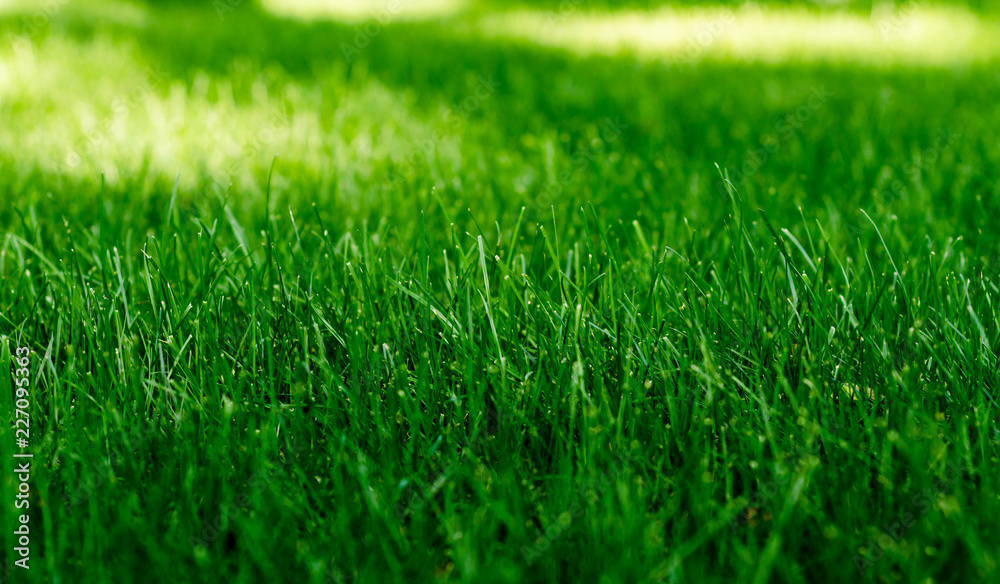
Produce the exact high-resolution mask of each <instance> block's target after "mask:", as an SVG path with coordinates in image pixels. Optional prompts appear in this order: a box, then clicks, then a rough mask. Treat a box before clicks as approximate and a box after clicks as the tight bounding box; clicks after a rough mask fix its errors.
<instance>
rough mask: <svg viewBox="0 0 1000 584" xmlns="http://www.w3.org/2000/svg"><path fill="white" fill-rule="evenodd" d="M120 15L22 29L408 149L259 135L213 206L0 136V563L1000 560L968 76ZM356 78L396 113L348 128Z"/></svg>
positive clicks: (310, 569)
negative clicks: (27, 478)
mask: <svg viewBox="0 0 1000 584" xmlns="http://www.w3.org/2000/svg"><path fill="white" fill-rule="evenodd" d="M153 16H154V20H153V21H154V22H155V23H156V25H155V26H144V27H137V26H136V27H133V26H130V25H127V24H122V23H118V24H115V23H113V22H99V21H97V20H96V19H90V20H88V19H87V18H82V17H81V18H76V17H74V16H73V13H72V12H71V11H70V12H67V13H66V14H64V15H62V16H60V17H57V18H53V19H52V22H51V23H50V24H49V25H48V28H47V29H46V31H45V32H44V33H43V34H42V35H41V36H39V37H37V38H35V39H34V42H35V43H36V45H37V46H39V47H44V46H46V45H45V43H47V42H52V41H53V40H54V39H57V38H58V39H63V40H66V39H68V40H69V42H72V43H78V44H79V46H80V47H86V46H87V43H88V42H90V41H92V40H93V38H94V37H101V38H109V39H112V40H113V41H114V42H117V43H120V44H122V45H123V46H124V45H128V46H130V47H132V48H131V49H130V50H133V51H134V52H136V53H137V54H138V55H139V57H140V59H141V60H142V62H144V63H147V64H150V65H152V66H155V67H156V68H157V69H158V70H162V71H164V72H165V73H166V75H167V77H168V79H169V82H170V83H171V84H173V85H172V87H175V88H176V87H180V88H182V89H183V90H184V91H185V92H189V93H190V94H194V93H195V90H194V88H195V87H196V86H198V85H199V83H201V81H199V79H201V78H204V77H205V76H207V77H208V78H210V79H212V85H211V86H210V89H209V90H208V92H207V95H208V98H207V99H208V101H209V102H210V103H211V102H212V101H213V100H215V99H219V98H218V96H217V95H215V94H214V93H213V92H214V91H217V87H218V86H219V85H220V84H221V83H222V82H226V83H228V84H229V86H231V88H232V92H233V98H234V100H235V102H236V103H237V104H241V105H245V106H246V107H247V108H250V107H252V106H253V97H252V93H253V84H254V82H255V81H256V80H258V79H259V78H260V77H261V75H262V74H264V73H265V72H266V74H267V77H268V78H269V79H270V81H269V83H270V85H269V91H270V92H271V94H272V95H274V96H278V97H275V98H274V102H276V103H277V104H278V107H279V109H281V110H282V111H284V113H285V114H286V115H288V116H290V118H291V119H296V118H295V116H297V115H300V114H302V113H303V112H301V111H297V110H296V109H295V108H296V107H301V105H296V104H295V103H292V102H291V101H287V100H285V101H283V98H282V97H280V96H281V95H283V94H282V92H281V90H282V89H283V88H286V87H291V86H293V85H294V86H297V87H300V88H314V89H316V90H317V91H318V92H319V94H320V95H321V96H322V99H321V100H320V101H319V103H320V105H319V106H318V108H317V112H316V113H317V119H318V124H319V125H320V127H321V129H322V130H323V132H326V133H329V134H334V133H336V132H343V133H344V134H345V135H348V136H351V135H353V134H361V133H362V132H363V131H369V130H371V129H372V128H375V129H377V128H379V127H381V124H383V123H384V124H387V125H388V124H394V123H397V121H398V119H402V118H413V119H416V120H417V121H419V122H421V123H422V124H423V125H425V126H426V127H428V128H430V134H428V136H429V137H430V138H431V139H432V142H434V144H435V145H434V146H433V147H431V148H429V149H427V148H424V147H423V146H422V144H423V142H422V141H421V139H419V138H417V139H414V140H413V141H410V142H408V143H406V146H405V148H403V150H402V151H401V152H394V153H393V155H392V156H389V157H382V158H379V157H367V156H366V155H365V154H364V152H365V151H364V148H362V147H361V146H358V144H357V143H356V142H347V143H346V145H342V146H341V147H342V148H347V149H348V154H349V155H350V156H351V157H356V159H357V163H356V165H355V166H356V167H355V166H352V169H351V172H344V171H342V170H338V168H337V167H335V166H334V165H333V164H332V163H330V164H327V163H326V161H325V160H326V159H325V158H322V157H320V158H319V160H320V161H319V162H317V159H316V158H315V157H312V158H309V157H307V156H306V154H308V147H307V146H303V147H302V150H299V151H292V152H290V153H280V154H279V156H278V158H277V159H276V161H274V163H273V164H270V161H271V160H272V156H273V155H274V154H276V152H273V148H271V147H270V146H269V145H268V144H264V145H262V146H261V147H260V148H259V150H262V151H263V150H266V153H264V152H256V151H255V153H256V154H260V155H261V156H263V157H265V158H266V159H267V160H268V164H264V165H259V164H256V163H253V164H252V163H250V162H247V163H246V164H248V165H251V166H252V167H253V176H254V177H255V178H256V182H255V184H254V185H253V186H252V187H247V188H245V189H242V188H237V187H236V186H234V187H232V188H228V189H227V188H220V187H219V185H218V184H213V183H214V181H213V179H212V177H211V176H209V174H208V173H207V172H206V171H205V170H204V169H203V168H200V167H191V168H171V169H169V170H165V169H164V168H162V166H157V164H156V163H154V162H150V159H151V158H153V157H152V154H150V156H149V157H148V158H147V159H146V160H143V161H141V162H140V163H139V164H137V165H136V166H135V167H129V166H128V165H127V164H126V163H122V165H123V166H124V167H125V168H126V170H128V172H125V173H123V178H122V180H121V181H118V182H113V183H103V182H102V179H101V174H100V172H101V170H104V169H102V168H100V167H99V166H97V165H94V166H93V167H86V168H88V169H89V170H90V171H91V172H90V173H89V174H85V175H83V177H82V178H81V175H80V174H74V173H64V174H60V173H51V172H48V171H47V170H45V169H46V168H47V167H45V166H44V162H45V161H44V160H33V159H26V158H25V157H24V155H23V153H20V152H17V151H4V152H0V192H2V193H3V199H2V200H3V205H2V206H0V226H3V228H4V231H5V236H4V239H3V241H2V243H0V335H2V336H3V341H2V343H3V346H2V348H0V351H2V352H3V354H4V355H9V354H11V353H14V352H15V350H16V347H18V346H27V347H30V348H31V350H32V356H31V364H30V371H31V378H32V380H33V382H32V385H31V390H30V391H31V393H30V395H31V398H30V400H31V408H30V415H31V422H32V426H31V441H32V451H33V452H34V453H35V458H34V459H33V464H34V470H33V473H32V478H31V487H32V499H31V504H32V506H31V529H32V552H33V553H32V569H31V571H30V573H27V574H26V573H23V572H17V571H14V572H12V573H11V575H10V578H9V580H4V579H3V577H4V575H3V573H2V571H0V582H6V581H11V582H22V581H24V582H54V581H59V582H66V583H70V582H114V583H119V582H219V581H222V582H308V583H313V584H332V583H334V582H477V583H478V582H486V583H489V582H497V583H499V582H553V581H559V582H577V581H579V582H615V583H617V582H732V581H738V582H743V581H747V582H790V583H791V582H813V581H836V582H842V581H855V580H863V581H880V582H882V581H885V582H896V581H900V582H925V581H928V579H930V581H933V582H974V581H982V582H989V581H995V580H997V579H998V577H1000V574H998V571H1000V568H998V565H997V555H996V551H995V548H996V546H995V544H994V542H995V541H997V539H998V538H1000V520H998V518H1000V499H998V475H997V472H996V468H997V463H998V460H997V458H998V452H1000V428H998V426H997V418H998V414H1000V407H998V404H997V401H996V400H997V397H998V396H997V391H998V389H997V386H998V383H997V382H998V379H1000V376H998V369H1000V361H998V360H997V355H996V352H997V347H998V346H1000V335H998V331H997V326H998V308H997V300H998V298H1000V289H998V284H1000V256H998V251H1000V240H998V236H1000V229H998V225H997V217H1000V202H998V200H997V196H996V195H997V189H998V180H1000V178H998V177H1000V175H998V173H997V164H998V158H1000V152H998V143H1000V136H998V128H1000V119H998V116H1000V114H998V110H997V108H996V100H995V97H996V96H997V95H1000V93H998V90H1000V76H998V75H997V73H996V68H995V67H994V66H989V67H987V66H979V67H970V68H966V69H954V70H953V69H948V70H944V69H939V68H919V67H913V68H899V67H897V68H886V69H878V68H871V67H867V68H864V67H858V66H856V65H852V64H850V63H836V62H831V63H827V64H823V65H804V64H796V63H794V62H790V63H788V64H786V65H782V66H777V67H769V66H764V65H754V64H748V63H742V64H737V63H725V62H704V63H699V64H697V65H696V66H678V65H676V64H675V65H669V66H668V65H665V64H655V63H650V62H647V61H641V60H639V59H636V58H634V57H632V56H630V55H626V54H623V55H619V56H616V57H604V58H596V57H590V58H581V57H578V56H575V55H573V54H570V53H567V52H560V51H551V50H547V49H542V48H539V47H534V46H530V45H527V44H520V43H512V42H507V41H502V40H496V39H483V38H479V37H477V36H476V35H473V34H471V33H469V32H468V30H467V29H466V28H464V27H463V24H464V23H463V22H461V21H460V22H457V23H455V22H451V23H446V24H428V23H424V24H421V23H397V24H393V25H391V26H388V27H386V28H385V30H384V31H382V32H381V33H380V35H379V36H378V37H377V38H376V39H374V41H373V42H372V43H371V45H370V46H368V47H366V48H365V50H364V51H363V52H362V53H361V55H359V56H358V57H357V58H356V59H354V60H353V61H352V62H350V63H347V62H346V61H345V60H344V58H343V56H342V54H341V51H340V49H339V46H340V43H341V42H348V43H350V42H352V39H353V38H354V36H355V34H356V32H355V29H354V28H353V27H352V26H348V25H336V24H331V23H302V22H297V21H293V20H283V19H279V18H275V17H273V16H269V15H267V14H265V13H263V12H260V11H258V10H257V9H255V8H254V7H252V6H250V5H247V6H244V7H241V8H240V9H239V10H237V11H235V12H233V13H232V14H231V15H230V16H228V17H227V18H226V20H225V21H224V22H221V21H219V20H218V19H217V18H216V15H215V13H214V12H213V11H212V10H211V9H205V11H204V12H198V11H191V9H183V10H181V9H174V8H156V9H155V10H154V12H153ZM16 23H17V21H16V20H10V21H8V22H6V23H4V24H3V25H0V26H8V28H9V29H13V28H14V27H15V26H16ZM3 32H4V30H3V29H2V28H0V36H2V35H3ZM234 63H239V64H240V65H239V66H238V67H237V66H234ZM94 75H95V77H96V76H97V75H98V74H96V73H95V74H94ZM480 77H485V78H487V79H490V80H492V81H494V82H495V83H496V86H495V89H494V90H492V91H491V92H490V93H489V96H488V97H487V98H484V99H480V100H478V101H477V104H476V106H475V107H474V108H466V107H465V106H464V105H463V104H464V103H466V100H467V99H468V98H469V96H470V95H475V92H476V89H477V87H479V85H480V84H481V80H480ZM373 84H377V85H378V86H379V87H385V88H388V89H389V90H390V91H391V92H393V93H394V94H398V95H403V96H406V98H407V100H408V101H407V102H406V103H407V104H408V109H405V110H403V109H400V110H398V111H385V112H384V115H383V112H376V113H375V114H374V115H373V118H372V119H367V120H366V119H365V118H361V121H360V122H358V124H359V125H358V127H353V126H351V124H353V123H355V121H354V119H353V118H348V120H347V121H346V122H345V121H344V119H343V116H341V115H340V113H339V112H341V111H342V110H344V109H348V108H349V107H350V105H351V104H350V103H349V101H350V100H351V99H355V98H356V96H357V95H359V92H361V91H362V90H364V89H365V88H367V87H370V86H372V85H373ZM170 91H171V89H170V88H168V87H165V86H164V87H156V88H154V89H153V90H152V92H153V94H154V95H155V96H158V97H162V98H166V96H168V95H169V94H170ZM182 93H183V92H182ZM30 105H31V104H28V103H20V102H15V103H13V104H10V103H9V102H8V103H0V106H2V107H3V108H4V109H3V111H2V113H3V115H4V116H6V115H8V114H13V115H16V114H17V113H18V112H19V111H30V112H32V115H39V114H37V110H34V109H32V108H31V107H30ZM442 108H444V109H446V110H449V111H451V112H461V114H462V115H460V118H461V119H460V120H459V121H457V122H454V121H453V120H454V119H455V118H454V117H450V118H449V117H447V116H446V117H442V116H441V115H440V112H441V110H442ZM463 108H464V109H463ZM44 121H45V119H44V118H42V117H41V116H40V115H39V117H38V123H44ZM3 131H6V130H0V132H3ZM296 131H297V130H296ZM376 133H377V132H376ZM440 136H445V139H444V140H440V139H439V138H440ZM206 139H207V138H206ZM194 142H197V139H192V143H194ZM445 143H447V144H453V143H457V144H458V149H457V155H456V154H455V152H454V151H452V150H449V149H448V148H451V146H448V147H447V148H446V147H445V146H441V144H445ZM324 147H325V146H324ZM57 151H58V152H60V153H61V152H63V151H64V150H57ZM330 156H332V154H331V155H330ZM716 164H718V167H717V166H716ZM720 168H721V169H723V170H721V171H720ZM177 172H180V173H181V174H182V176H185V177H187V178H186V180H189V181H191V182H187V183H185V184H186V185H187V186H184V187H180V186H177V187H175V177H176V173H177ZM723 176H729V178H730V181H729V182H728V183H727V182H726V181H724V180H723V178H722V177H723ZM12 370H13V369H12ZM12 380H13V376H10V377H8V376H0V395H2V398H0V399H2V400H3V408H4V410H3V411H4V416H5V423H4V425H3V427H2V429H0V455H2V457H3V462H2V464H3V465H4V468H10V467H11V466H12V463H11V462H10V461H11V460H13V459H12V458H11V454H12V452H13V451H14V450H15V448H14V442H13V440H14V434H13V431H12V426H11V424H8V423H6V419H7V416H8V413H7V412H12V411H13V408H14V405H13V401H12V400H9V396H11V395H12V392H13V391H12V388H11V386H10V383H11V381H12ZM10 416H11V417H13V414H10ZM3 476H4V481H3V482H2V483H0V497H2V508H3V513H2V514H0V529H2V532H0V533H2V535H0V542H2V544H3V547H2V551H0V553H2V554H5V555H6V559H7V560H9V561H12V559H13V558H11V557H10V554H11V553H12V552H11V550H13V548H14V547H15V545H16V544H15V543H14V537H13V536H12V535H11V534H12V532H13V531H14V529H15V527H16V526H15V521H17V519H16V515H15V514H14V512H13V509H12V502H13V501H14V500H15V499H14V496H15V489H16V487H17V484H18V482H17V478H16V477H15V476H14V475H13V474H10V473H6V472H5V474H4V475H3ZM3 559H4V556H0V561H2V560H3Z"/></svg>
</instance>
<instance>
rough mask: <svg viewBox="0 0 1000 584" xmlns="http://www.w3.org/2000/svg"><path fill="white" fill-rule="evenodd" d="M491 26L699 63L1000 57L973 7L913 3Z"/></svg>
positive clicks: (570, 18) (993, 28)
mask: <svg viewBox="0 0 1000 584" xmlns="http://www.w3.org/2000/svg"><path fill="white" fill-rule="evenodd" d="M481 27H482V30H483V31H484V32H485V33H486V34H490V35H497V36H503V37H509V38H518V39H522V40H525V41H529V42H532V43H538V44H541V45H544V46H549V47H557V48H564V49H569V50H572V51H575V52H578V53H580V54H616V53H620V52H627V53H629V54H634V55H637V56H640V57H642V58H646V59H663V60H667V61H672V62H682V63H693V62H696V61H698V60H701V59H712V60H732V61H741V62H762V63H773V64H778V63H788V62H832V63H858V64H866V65H930V66H952V65H967V64H969V63H975V62H982V61H988V60H992V59H995V58H997V57H998V56H1000V27H998V26H997V25H996V24H995V23H992V22H987V21H985V20H982V19H981V18H980V17H978V16H977V15H975V14H974V13H972V12H970V11H968V10H967V9H964V8H946V7H940V6H938V7H928V6H923V5H917V4H913V3H911V4H904V5H902V6H901V7H900V8H899V9H896V10H892V9H888V10H886V9H880V10H877V11H875V12H873V13H872V15H871V17H870V18H868V17H865V16H863V15H860V14H857V13H849V12H834V13H818V12H815V11H808V10H804V9H790V8H789V9H782V8H766V9H762V8H761V7H759V6H757V5H755V4H751V3H747V4H744V5H742V6H741V7H738V8H734V9H730V8H701V7H699V8H662V9H658V10H654V11H618V12H609V13H600V12H583V11H579V12H573V13H570V14H567V15H560V14H558V13H555V12H544V11H523V10H522V11H515V12H510V13H503V14H491V15H487V16H484V17H483V19H482V20H481Z"/></svg>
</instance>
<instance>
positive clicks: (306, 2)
mask: <svg viewBox="0 0 1000 584" xmlns="http://www.w3.org/2000/svg"><path fill="white" fill-rule="evenodd" d="M261 4H262V6H263V7H264V8H265V9H266V10H268V11H270V12H272V13H273V14H277V15H281V16H292V17H296V18H303V19H314V18H330V19H335V20H340V21H342V22H350V23H360V22H365V21H367V20H372V19H375V20H379V21H385V22H383V24H385V23H388V22H389V21H397V22H405V21H411V20H424V19H431V18H444V17H448V16H453V15H455V14H458V13H459V12H460V11H462V10H463V9H464V8H466V7H467V6H468V5H469V4H470V2H469V1H468V0H338V1H336V2H330V1H327V0H292V1H291V2H287V1H284V0H262V2H261Z"/></svg>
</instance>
